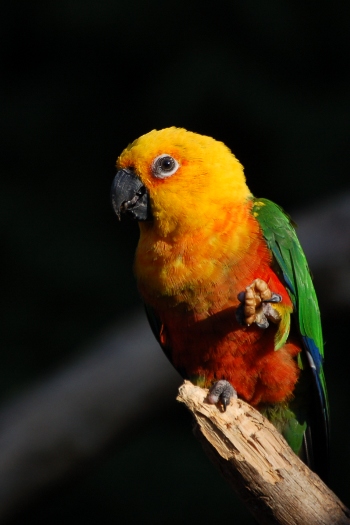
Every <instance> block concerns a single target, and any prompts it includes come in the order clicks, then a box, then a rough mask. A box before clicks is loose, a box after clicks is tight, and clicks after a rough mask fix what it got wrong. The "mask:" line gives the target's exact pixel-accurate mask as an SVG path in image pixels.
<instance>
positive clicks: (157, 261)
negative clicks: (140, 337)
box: [117, 128, 301, 405]
mask: <svg viewBox="0 0 350 525" xmlns="http://www.w3.org/2000/svg"><path fill="white" fill-rule="evenodd" d="M162 154H167V155H168V156H171V157H172V158H174V159H176V160H177V162H178V165H179V167H178V169H177V171H176V173H175V174H174V175H172V176H169V177H167V176H164V177H163V178H162V177H159V178H158V177H156V176H154V173H153V172H152V169H154V164H152V163H153V161H154V159H155V158H157V156H160V155H162ZM117 166H118V169H120V170H121V169H131V170H133V171H134V172H135V173H137V176H138V177H139V179H140V180H141V181H142V183H143V184H144V186H145V187H146V188H147V191H148V194H149V198H150V202H151V206H152V214H153V220H152V221H145V222H140V223H139V224H140V240H139V244H138V248H137V252H136V259H135V273H136V277H137V280H138V286H139V290H140V293H141V295H142V297H143V299H144V301H145V302H146V303H147V304H148V305H150V306H151V307H152V309H153V310H154V311H155V312H156V315H157V316H158V318H159V320H160V324H161V329H160V334H159V337H160V341H161V344H162V346H163V347H164V348H165V349H168V350H169V352H170V353H171V360H172V362H173V364H174V365H175V367H176V368H178V369H179V370H181V371H183V372H184V373H185V375H187V376H188V377H189V378H190V379H192V380H193V381H195V382H197V383H198V384H201V385H202V386H209V385H210V384H211V383H212V382H213V381H215V380H218V379H227V380H228V381H229V382H230V383H231V384H232V385H233V386H234V388H235V389H236V391H237V392H238V394H239V395H240V396H241V397H242V398H243V399H245V400H247V401H249V402H250V403H251V404H253V405H259V404H262V403H278V402H282V401H284V400H286V399H288V398H289V397H290V396H291V395H292V393H293V390H294V387H295V384H296V381H297V379H298V374H299V369H298V366H297V364H296V360H295V356H296V355H297V354H298V353H299V352H300V349H301V348H300V346H299V345H298V344H297V343H296V342H293V341H291V340H290V339H288V341H287V342H286V343H285V344H283V345H282V346H281V347H280V348H278V349H277V351H276V350H275V348H276V337H277V335H276V334H278V330H279V328H278V326H276V325H273V324H271V325H270V326H269V327H268V328H267V329H266V330H262V329H261V328H259V327H258V326H256V325H252V326H242V325H241V324H240V323H239V322H238V321H237V319H236V316H235V312H236V310H237V308H238V306H239V304H240V303H239V300H238V298H237V295H238V294H239V293H240V292H242V291H243V290H245V289H246V287H247V286H249V285H250V284H251V283H252V281H254V279H256V278H260V279H263V280H264V281H266V283H267V284H268V285H269V287H270V288H271V290H273V291H274V292H275V293H277V294H280V295H281V296H282V302H281V303H280V304H279V305H278V308H279V310H280V312H282V314H283V316H285V317H288V319H289V314H290V313H291V312H292V303H291V300H290V298H289V295H288V293H287V291H286V289H285V287H284V285H283V284H282V282H281V281H280V279H279V277H278V275H277V274H276V273H275V271H274V269H273V267H272V256H271V252H270V251H269V250H268V248H267V245H266V241H265V240H264V238H263V234H262V231H261V228H260V226H259V223H258V221H257V220H256V219H255V217H254V215H253V214H252V209H251V208H252V200H251V194H250V191H249V189H248V187H247V185H246V183H245V177H244V174H243V169H242V166H241V164H240V163H239V162H238V161H237V159H236V158H235V157H234V155H233V154H232V153H231V152H230V151H229V150H228V148H226V146H224V144H222V143H220V142H217V141H214V140H213V139H211V138H210V137H202V136H199V135H196V134H193V133H189V132H186V131H185V130H182V129H176V128H168V129H165V130H161V131H152V132H150V133H148V134H147V135H144V136H142V137H141V138H140V139H138V140H136V141H135V142H134V143H132V144H131V145H130V146H128V148H126V150H124V152H123V153H122V154H121V156H120V157H119V159H118V165H117ZM287 325H288V330H289V324H288V323H287ZM283 329H284V328H283Z"/></svg>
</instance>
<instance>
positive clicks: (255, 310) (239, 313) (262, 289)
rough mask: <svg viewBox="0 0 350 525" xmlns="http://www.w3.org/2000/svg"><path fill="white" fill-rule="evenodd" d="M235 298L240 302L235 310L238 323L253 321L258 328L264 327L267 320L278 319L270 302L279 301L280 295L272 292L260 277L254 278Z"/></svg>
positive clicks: (247, 323)
mask: <svg viewBox="0 0 350 525" xmlns="http://www.w3.org/2000/svg"><path fill="white" fill-rule="evenodd" d="M237 298H238V300H239V301H240V303H241V304H240V305H239V306H238V308H237V310H236V319H237V321H238V322H239V323H240V324H246V325H247V326H250V325H251V324H252V323H255V324H256V325H257V326H258V327H259V328H262V329H266V328H267V327H268V326H269V321H272V322H273V323H277V322H278V321H280V315H279V313H278V312H277V310H275V309H274V308H273V307H272V306H271V304H270V303H280V302H281V301H282V296H281V295H280V294H277V293H274V292H272V291H271V290H270V288H269V286H268V284H267V283H266V282H265V281H263V280H262V279H255V280H254V281H253V282H252V284H251V285H250V286H247V288H246V291H245V292H240V293H239V294H238V296H237Z"/></svg>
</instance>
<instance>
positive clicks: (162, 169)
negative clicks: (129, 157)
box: [152, 153, 179, 179]
mask: <svg viewBox="0 0 350 525" xmlns="http://www.w3.org/2000/svg"><path fill="white" fill-rule="evenodd" d="M178 168H179V163H178V162H177V160H175V159H174V158H173V157H172V156H171V155H168V154H167V153H163V154H162V155H159V156H158V157H156V158H155V159H154V161H153V163H152V173H153V175H154V176H155V177H157V178H158V179H166V178H167V177H171V175H173V174H174V173H175V171H177V170H178Z"/></svg>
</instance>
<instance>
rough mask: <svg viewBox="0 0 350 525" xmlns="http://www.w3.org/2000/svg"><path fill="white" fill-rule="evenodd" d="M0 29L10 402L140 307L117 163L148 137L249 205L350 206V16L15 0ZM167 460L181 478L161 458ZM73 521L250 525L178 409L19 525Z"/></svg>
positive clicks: (340, 427)
mask: <svg viewBox="0 0 350 525" xmlns="http://www.w3.org/2000/svg"><path fill="white" fill-rule="evenodd" d="M0 26H1V31H0V38H1V46H0V54H1V69H2V74H1V77H2V82H1V115H2V117H1V124H0V126H1V134H2V140H1V142H2V146H3V147H2V148H1V149H2V161H1V166H2V169H1V172H2V182H1V192H0V206H1V208H0V209H1V215H2V221H1V246H2V251H3V257H2V258H1V263H2V268H1V277H2V279H1V281H2V286H1V288H2V292H1V299H0V300H1V304H2V314H1V315H2V323H1V325H2V328H1V362H2V367H1V370H0V380H1V381H0V393H1V395H2V399H3V401H4V402H5V401H6V400H7V399H9V398H10V397H11V396H13V395H14V394H16V393H17V392H20V391H21V390H22V389H23V387H24V386H25V385H28V384H30V383H31V381H33V380H38V379H40V378H41V377H44V376H45V374H47V373H49V372H50V371H52V370H54V369H55V367H57V366H58V365H60V364H61V363H64V362H65V360H66V359H67V358H68V357H69V358H71V357H72V356H74V355H78V354H79V348H81V347H82V344H83V343H85V342H87V341H89V340H90V339H91V338H93V337H95V336H96V335H98V334H99V332H100V331H102V330H103V329H104V328H105V327H106V326H108V325H109V324H111V323H113V322H114V321H115V320H116V319H118V317H120V316H122V315H126V314H128V312H131V310H132V309H133V308H134V307H135V305H136V304H139V302H140V301H139V299H138V295H137V291H136V286H135V282H134V279H133V275H132V260H133V252H134V249H135V245H136V242H137V237H138V232H137V227H136V225H135V224H132V223H123V224H121V225H120V224H118V223H117V220H116V217H115V216H114V215H113V212H112V210H111V206H110V202H109V191H110V185H111V181H112V179H113V175H114V173H115V169H114V165H115V160H116V158H117V156H118V155H119V153H120V152H121V151H122V149H123V148H124V147H125V146H126V145H127V144H128V143H129V142H130V141H132V140H133V139H135V138H137V137H138V136H139V135H141V134H143V133H146V132H147V131H149V130H151V129H154V128H157V129H160V128H163V127H167V126H171V125H175V126H181V127H185V128H187V129H190V130H191V131H196V132H199V133H202V134H208V135H211V136H214V137H215V138H216V139H219V140H222V141H223V142H225V143H226V144H227V145H228V146H229V147H230V148H231V149H232V150H233V151H234V153H235V154H236V156H237V157H238V158H239V159H240V161H241V162H242V163H243V165H244V166H245V172H246V175H247V179H248V184H249V186H250V189H251V190H252V192H253V193H254V194H255V195H257V196H264V197H268V198H270V199H272V200H275V201H276V202H278V203H279V204H281V205H282V206H283V207H284V208H285V209H287V210H288V211H293V210H298V209H299V208H304V209H305V208H307V207H308V206H310V205H313V204H315V203H317V202H322V198H324V197H325V196H331V195H333V194H334V195H335V194H339V193H342V192H344V191H345V190H349V187H350V184H349V180H348V173H349V163H350V159H349V145H348V140H349V139H348V137H349V128H350V124H349V80H350V78H349V77H350V73H349V71H350V69H349V50H350V36H349V8H348V3H347V2H344V1H343V2H342V1H340V0H339V1H337V0H335V1H334V0H333V1H327V2H325V1H324V2H316V1H309V2H302V1H301V0H296V1H291V0H288V1H282V2H276V1H272V0H268V1H265V2H260V1H258V0H241V1H230V2H228V1H223V0H218V1H216V2H213V3H205V2H202V1H199V0H193V1H188V0H187V1H184V0H177V1H176V2H175V1H174V0H169V1H168V2H161V1H159V0H150V1H148V2H141V1H137V0H120V1H114V2H113V1H111V0H109V1H108V0H105V1H101V2H98V1H82V0H70V1H67V0H62V1H58V0H56V1H51V2H44V1H37V2H35V1H27V2H25V1H18V0H17V1H16V0H15V1H12V2H6V3H5V2H2V3H1V16H0ZM320 199H321V201H320ZM339 227H340V228H341V225H339ZM325 242H327V240H325ZM316 287H317V288H318V289H320V290H321V296H322V282H316ZM339 293H341V291H340V292H339ZM323 301H326V299H323ZM322 307H323V309H324V310H325V311H326V312H327V313H326V315H325V317H324V331H325V339H326V342H327V345H326V353H327V368H326V371H327V377H328V384H329V390H330V399H331V407H332V415H333V443H334V446H333V450H334V452H333V456H332V457H333V464H334V466H333V478H332V487H333V488H334V490H335V491H336V492H337V494H338V495H339V496H340V497H341V498H342V499H343V500H344V501H345V503H346V502H347V503H349V492H348V483H349V473H348V472H349V469H350V457H349V442H348V439H347V436H348V433H349V430H350V428H349V422H348V396H349V389H348V383H349V381H348V377H347V376H348V370H349V364H350V360H349V351H348V336H347V324H348V315H349V311H347V310H346V309H345V310H344V311H341V312H332V311H329V309H327V305H326V304H324V305H322V303H321V309H322ZM164 423H165V426H166V430H164ZM159 434H160V435H159ZM159 440H160V441H159ZM150 443H152V445H154V450H155V452H154V454H155V455H154V457H148V458H144V457H143V456H142V453H141V451H142V450H143V449H144V447H146V446H148V445H149V444H150ZM162 443H164V446H165V443H166V444H167V445H168V446H169V443H173V444H172V445H171V447H172V450H173V457H172V459H171V460H170V459H169V458H168V459H165V458H158V454H159V449H160V448H161V446H162ZM156 451H158V452H157V453H156ZM158 460H159V461H158ZM157 462H158V464H159V468H158V469H157V468H155V467H154V465H155V464H157ZM184 465H185V466H186V465H187V466H188V471H187V475H188V476H189V478H190V479H189V481H188V486H187V485H186V486H185V487H184V488H183V489H181V490H180V489H179V480H180V479H182V476H183V472H184ZM150 468H151V475H150V474H149V469H150ZM193 487H194V488H193ZM192 488H193V490H192V492H191V489H192ZM137 502H138V503H137ZM77 516H78V517H79V519H80V521H83V520H84V522H85V523H86V524H89V523H97V522H98V523H103V524H104V523H106V524H107V523H116V522H117V523H142V522H144V521H147V520H148V521H150V522H152V523H165V522H166V523H178V522H182V523H192V522H193V521H195V520H198V522H201V523H209V522H211V520H213V519H217V520H219V519H225V518H230V519H232V521H233V522H235V523H250V520H251V518H250V517H249V516H248V514H247V513H246V511H245V510H244V509H243V510H242V508H241V505H240V504H239V503H236V502H235V498H234V497H233V496H232V495H231V493H230V491H229V489H228V488H227V487H226V485H225V483H224V482H223V481H222V480H221V478H220V477H219V475H218V474H217V473H216V472H215V471H214V469H213V468H212V467H211V465H210V464H209V463H208V462H207V459H206V458H205V457H204V455H203V454H202V451H201V450H200V448H199V446H198V445H197V443H196V442H195V441H194V440H193V438H192V436H191V432H190V423H189V419H187V416H186V415H185V414H184V410H183V409H182V408H181V407H176V406H175V402H174V408H173V409H172V412H169V413H168V414H167V415H166V416H164V419H163V421H162V422H160V421H151V422H150V424H149V426H148V427H147V428H144V429H142V431H140V433H139V435H138V436H137V437H134V438H133V439H130V440H129V441H127V442H125V443H123V444H122V446H120V447H118V450H115V451H112V452H111V453H110V456H109V459H106V460H105V461H104V462H102V463H101V464H100V465H96V467H95V469H93V470H91V471H89V472H88V473H86V474H84V475H81V476H80V477H78V479H76V480H75V482H74V483H71V484H70V485H69V487H68V488H65V487H61V488H60V490H59V491H58V492H57V493H55V494H51V495H50V496H47V497H46V498H45V499H43V500H42V501H40V502H39V503H38V504H37V505H36V506H35V508H31V509H30V510H28V512H26V513H25V515H23V516H22V517H21V521H20V523H25V524H27V523H28V524H32V523H33V524H34V523H35V524H41V523H48V522H49V523H51V524H56V523H57V524H58V523H63V522H64V523H67V524H70V523H73V522H75V521H76V519H77Z"/></svg>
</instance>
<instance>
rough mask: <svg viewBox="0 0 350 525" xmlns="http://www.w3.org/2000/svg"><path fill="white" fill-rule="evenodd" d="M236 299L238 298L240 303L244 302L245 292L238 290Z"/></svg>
mask: <svg viewBox="0 0 350 525" xmlns="http://www.w3.org/2000/svg"><path fill="white" fill-rule="evenodd" d="M237 299H238V300H239V302H240V303H244V301H245V292H239V294H238V295H237Z"/></svg>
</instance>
